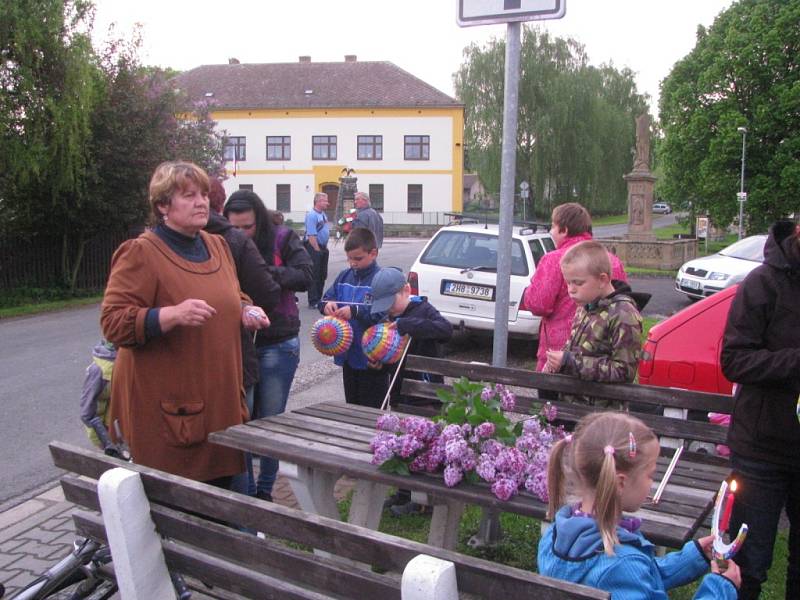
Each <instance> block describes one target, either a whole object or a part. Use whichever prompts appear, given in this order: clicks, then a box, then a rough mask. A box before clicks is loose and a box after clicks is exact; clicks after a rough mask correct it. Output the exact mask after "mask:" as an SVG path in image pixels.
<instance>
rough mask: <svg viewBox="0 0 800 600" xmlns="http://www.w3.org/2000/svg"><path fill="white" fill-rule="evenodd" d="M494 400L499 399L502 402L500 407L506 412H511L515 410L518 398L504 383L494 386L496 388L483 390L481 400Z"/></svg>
mask: <svg viewBox="0 0 800 600" xmlns="http://www.w3.org/2000/svg"><path fill="white" fill-rule="evenodd" d="M493 398H498V399H499V400H500V406H501V407H502V409H503V410H504V411H506V412H511V411H513V410H514V406H515V404H516V401H517V398H516V396H514V392H512V391H511V390H509V389H508V388H507V387H506V386H504V385H503V384H502V383H496V384H494V388H490V387H486V388H483V392H481V400H483V401H484V402H489V401H490V400H492V399H493Z"/></svg>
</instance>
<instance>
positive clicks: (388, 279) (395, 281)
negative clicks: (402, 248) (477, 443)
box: [372, 267, 453, 516]
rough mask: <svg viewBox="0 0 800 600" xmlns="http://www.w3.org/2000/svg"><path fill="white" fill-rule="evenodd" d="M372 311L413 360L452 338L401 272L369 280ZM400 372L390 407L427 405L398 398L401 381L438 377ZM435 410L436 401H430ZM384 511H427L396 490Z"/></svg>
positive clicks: (386, 270)
mask: <svg viewBox="0 0 800 600" xmlns="http://www.w3.org/2000/svg"><path fill="white" fill-rule="evenodd" d="M372 296H373V298H372V311H373V313H381V314H383V313H385V314H387V315H388V318H389V322H390V323H391V325H390V326H391V327H394V328H396V329H397V332H398V333H399V334H401V335H408V336H411V345H410V347H409V349H408V353H409V354H414V355H417V356H430V357H432V358H437V357H438V356H440V352H439V344H441V343H444V342H447V341H449V340H450V338H451V337H452V335H453V326H452V325H451V324H450V322H449V321H447V320H446V319H445V318H444V317H443V316H442V315H441V314H439V311H438V310H436V308H434V306H433V305H432V304H431V303H430V302H428V299H427V298H425V297H421V296H414V295H412V294H411V286H410V285H409V284H408V283H406V278H405V276H404V275H403V272H402V271H401V270H399V269H396V268H394V267H388V268H383V269H381V270H380V271H379V272H378V273H377V274H376V275H375V277H374V278H373V280H372ZM397 368H398V369H400V372H399V373H398V374H397V377H396V378H395V381H394V385H393V386H392V392H391V403H392V405H397V404H398V403H399V402H400V401H401V400H402V401H403V402H404V403H406V404H417V405H419V404H430V403H431V400H429V399H427V398H415V397H412V396H406V395H401V394H400V387H401V386H402V383H403V379H415V380H418V381H430V382H433V383H443V382H444V378H443V377H442V376H441V375H431V374H430V373H420V372H417V371H409V370H407V369H406V368H405V366H404V365H403V364H402V363H401V364H399V365H398V366H397ZM434 403H435V404H436V405H437V408H438V404H439V403H438V401H434ZM384 507H385V508H389V509H390V510H391V513H392V515H394V516H401V515H405V514H414V513H423V514H426V512H427V510H428V507H425V506H422V505H420V504H418V503H416V502H412V501H411V492H410V491H409V490H403V489H400V490H397V492H396V493H395V494H393V495H392V496H390V497H389V498H387V499H386V502H384Z"/></svg>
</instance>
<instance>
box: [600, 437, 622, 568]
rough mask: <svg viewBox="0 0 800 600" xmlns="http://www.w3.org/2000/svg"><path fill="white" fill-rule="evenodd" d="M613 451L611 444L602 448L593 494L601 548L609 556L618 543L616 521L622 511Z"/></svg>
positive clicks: (612, 553)
mask: <svg viewBox="0 0 800 600" xmlns="http://www.w3.org/2000/svg"><path fill="white" fill-rule="evenodd" d="M615 452H616V451H615V450H614V447H613V446H605V448H603V454H604V456H603V462H602V465H601V466H600V474H599V477H598V478H597V485H596V486H595V495H594V514H595V521H597V528H598V529H599V530H600V536H601V537H602V539H603V550H605V553H606V554H608V555H609V556H613V555H614V546H615V545H617V544H618V543H619V538H618V537H617V521H618V520H619V515H620V513H621V512H622V508H621V507H620V501H619V493H618V490H617V466H616V459H615Z"/></svg>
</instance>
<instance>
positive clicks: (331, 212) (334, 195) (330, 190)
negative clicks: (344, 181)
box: [322, 183, 339, 226]
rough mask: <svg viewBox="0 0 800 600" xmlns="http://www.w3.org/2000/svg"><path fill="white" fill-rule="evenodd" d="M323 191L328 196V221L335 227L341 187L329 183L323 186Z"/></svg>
mask: <svg viewBox="0 0 800 600" xmlns="http://www.w3.org/2000/svg"><path fill="white" fill-rule="evenodd" d="M322 191H323V192H324V193H326V194H328V210H326V211H325V214H326V215H328V220H329V221H330V222H331V223H332V224H333V225H334V226H335V225H336V205H337V204H338V203H339V186H338V185H335V184H332V183H329V184H328V185H323V186H322Z"/></svg>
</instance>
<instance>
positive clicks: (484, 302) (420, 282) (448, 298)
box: [408, 224, 555, 338]
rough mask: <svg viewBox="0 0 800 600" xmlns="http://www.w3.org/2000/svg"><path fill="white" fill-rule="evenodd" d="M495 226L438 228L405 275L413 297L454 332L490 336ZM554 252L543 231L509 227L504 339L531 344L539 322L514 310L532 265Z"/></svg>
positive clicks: (544, 228) (542, 227)
mask: <svg viewBox="0 0 800 600" xmlns="http://www.w3.org/2000/svg"><path fill="white" fill-rule="evenodd" d="M497 239H498V226H497V225H483V224H469V225H449V226H446V227H443V228H442V229H440V230H439V231H437V232H436V234H435V235H434V236H433V237H432V238H431V240H430V241H429V242H428V244H427V245H426V246H425V248H423V250H422V252H421V253H420V255H419V257H418V258H417V260H416V261H415V262H414V265H413V266H412V267H411V270H410V272H409V275H408V281H409V283H410V284H411V288H412V293H414V294H418V295H420V296H427V297H428V300H429V301H430V303H431V304H432V305H433V306H435V307H436V308H437V310H438V311H439V312H440V313H441V314H442V316H443V317H444V318H446V319H447V320H448V321H450V323H452V324H453V327H455V328H457V329H472V330H483V331H493V330H494V329H495V321H494V307H495V294H496V291H497ZM551 250H555V244H554V243H553V238H551V237H550V233H549V232H548V227H547V226H546V225H531V226H516V225H515V226H514V227H513V233H512V242H511V293H510V297H509V306H508V333H509V335H510V336H514V337H526V338H536V337H538V335H539V317H537V316H534V315H533V314H531V313H530V312H528V311H526V310H519V305H520V302H521V301H522V294H523V292H524V291H525V288H526V287H527V286H528V285H529V284H530V280H531V276H532V275H533V272H534V271H535V270H536V264H537V263H538V262H539V259H540V258H541V257H542V256H544V254H545V253H546V252H550V251H551Z"/></svg>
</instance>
